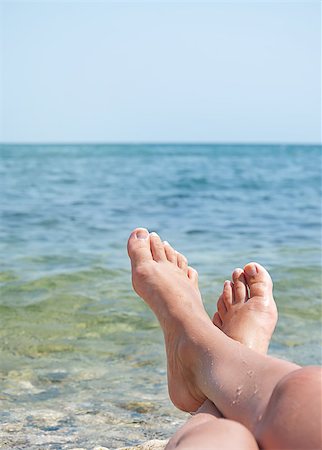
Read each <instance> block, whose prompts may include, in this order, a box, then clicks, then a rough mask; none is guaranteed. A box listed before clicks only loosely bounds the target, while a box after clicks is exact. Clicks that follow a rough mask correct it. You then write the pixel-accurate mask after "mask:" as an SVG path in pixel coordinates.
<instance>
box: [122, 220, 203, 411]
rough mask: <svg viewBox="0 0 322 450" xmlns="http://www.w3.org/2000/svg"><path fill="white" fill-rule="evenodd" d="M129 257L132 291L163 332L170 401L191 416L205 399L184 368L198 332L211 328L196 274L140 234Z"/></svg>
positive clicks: (171, 252)
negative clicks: (151, 311)
mask: <svg viewBox="0 0 322 450" xmlns="http://www.w3.org/2000/svg"><path fill="white" fill-rule="evenodd" d="M128 254H129V257H130V259H131V265H132V283H133V287H134V290H135V291H136V293H137V294H138V295H139V296H140V297H142V298H143V299H144V300H145V302H146V303H147V304H148V305H149V306H150V308H151V309H152V310H153V312H154V313H155V315H156V316H157V318H158V320H159V322H160V325H161V327H162V329H163V333H164V337H165V346H166V352H167V361H168V388H169V395H170V398H171V400H172V402H173V403H174V404H175V406H177V407H178V408H179V409H182V410H184V411H189V412H190V411H196V410H197V409H198V408H199V407H200V405H201V404H202V403H203V402H204V400H205V399H206V397H205V395H204V394H202V393H201V391H199V390H198V389H197V387H196V383H195V381H194V375H193V370H191V369H190V367H189V365H188V364H190V366H191V361H193V360H194V358H195V355H193V354H192V353H191V352H193V351H194V350H193V349H194V347H196V346H195V344H194V336H196V335H198V334H199V335H200V326H201V328H204V329H209V328H207V327H209V325H210V327H211V325H212V324H211V321H210V319H209V317H208V315H207V313H206V311H205V310H204V307H203V304H202V300H201V296H200V292H199V289H198V281H197V272H196V271H195V270H194V269H192V268H191V267H189V266H188V262H187V259H186V258H185V257H184V256H183V255H181V254H180V253H178V252H176V251H175V250H174V249H173V248H172V247H171V246H170V245H169V244H168V243H167V242H166V243H163V242H162V241H161V240H160V238H159V236H158V235H157V234H156V233H151V234H149V232H148V231H147V230H146V229H144V228H137V229H136V230H134V231H133V232H132V233H131V236H130V238H129V241H128ZM203 325H204V326H203ZM205 334H206V332H205ZM190 353H191V354H190ZM183 361H184V362H183Z"/></svg>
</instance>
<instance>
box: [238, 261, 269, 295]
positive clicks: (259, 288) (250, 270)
mask: <svg viewBox="0 0 322 450" xmlns="http://www.w3.org/2000/svg"><path fill="white" fill-rule="evenodd" d="M244 274H245V277H246V281H247V284H248V287H249V294H250V298H252V297H265V298H267V299H269V298H270V297H271V296H272V290H273V282H272V279H271V277H270V275H269V273H268V272H267V270H266V269H264V267H263V266H261V265H260V264H258V263H255V262H251V263H248V264H246V266H245V267H244Z"/></svg>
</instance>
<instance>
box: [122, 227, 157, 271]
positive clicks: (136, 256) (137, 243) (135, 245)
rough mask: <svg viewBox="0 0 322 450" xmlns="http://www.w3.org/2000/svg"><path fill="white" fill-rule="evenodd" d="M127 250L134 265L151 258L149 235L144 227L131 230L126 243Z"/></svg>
mask: <svg viewBox="0 0 322 450" xmlns="http://www.w3.org/2000/svg"><path fill="white" fill-rule="evenodd" d="M127 251H128V254H129V257H130V259H131V263H132V265H134V266H136V265H139V264H142V263H145V262H148V261H152V260H153V258H152V254H151V250H150V235H149V232H148V230H147V229H146V228H136V229H135V230H134V231H132V233H131V235H130V237H129V240H128V243H127Z"/></svg>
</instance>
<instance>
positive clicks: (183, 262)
mask: <svg viewBox="0 0 322 450" xmlns="http://www.w3.org/2000/svg"><path fill="white" fill-rule="evenodd" d="M177 264H178V267H179V269H182V270H183V271H184V272H186V273H188V260H187V258H186V257H185V256H184V255H182V254H181V253H179V252H177Z"/></svg>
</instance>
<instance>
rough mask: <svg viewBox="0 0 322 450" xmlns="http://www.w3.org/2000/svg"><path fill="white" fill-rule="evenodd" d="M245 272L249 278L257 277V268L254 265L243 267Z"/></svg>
mask: <svg viewBox="0 0 322 450" xmlns="http://www.w3.org/2000/svg"><path fill="white" fill-rule="evenodd" d="M245 272H246V273H247V275H249V276H251V277H254V276H255V275H257V268H256V266H255V264H248V265H247V266H245Z"/></svg>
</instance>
